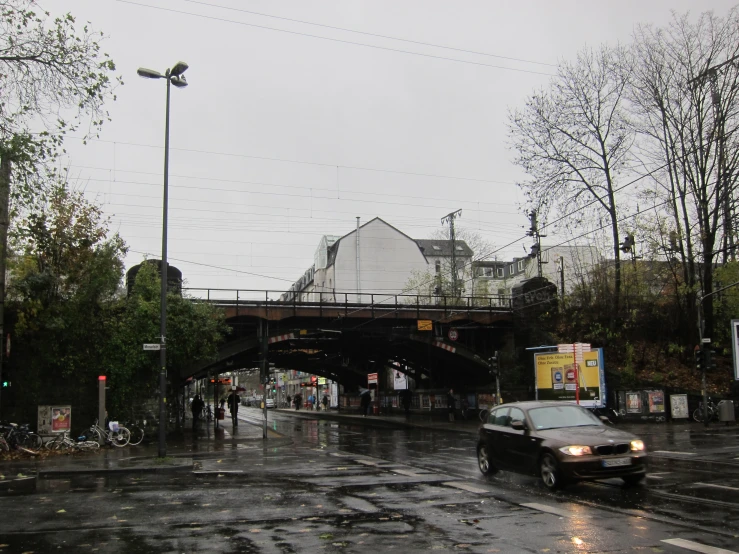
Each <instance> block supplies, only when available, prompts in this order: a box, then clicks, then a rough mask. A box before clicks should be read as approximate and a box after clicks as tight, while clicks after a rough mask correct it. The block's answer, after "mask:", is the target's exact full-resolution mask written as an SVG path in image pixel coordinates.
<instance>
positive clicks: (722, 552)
mask: <svg viewBox="0 0 739 554" xmlns="http://www.w3.org/2000/svg"><path fill="white" fill-rule="evenodd" d="M661 542H664V543H667V544H671V545H673V546H679V547H680V548H685V549H687V550H692V551H693V552H701V553H702V554H737V552H735V551H734V550H726V549H725V548H716V547H715V546H706V545H705V544H700V543H699V542H693V541H686V540H685V539H663V540H662V541H661Z"/></svg>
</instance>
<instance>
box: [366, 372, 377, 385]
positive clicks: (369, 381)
mask: <svg viewBox="0 0 739 554" xmlns="http://www.w3.org/2000/svg"><path fill="white" fill-rule="evenodd" d="M373 383H374V384H375V385H376V384H377V373H368V374H367V384H368V385H371V384H373Z"/></svg>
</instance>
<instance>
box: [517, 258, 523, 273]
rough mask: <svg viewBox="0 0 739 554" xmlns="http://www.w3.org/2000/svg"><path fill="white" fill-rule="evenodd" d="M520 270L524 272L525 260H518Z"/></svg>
mask: <svg viewBox="0 0 739 554" xmlns="http://www.w3.org/2000/svg"><path fill="white" fill-rule="evenodd" d="M518 270H519V271H523V260H518Z"/></svg>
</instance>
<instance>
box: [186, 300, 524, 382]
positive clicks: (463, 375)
mask: <svg viewBox="0 0 739 554" xmlns="http://www.w3.org/2000/svg"><path fill="white" fill-rule="evenodd" d="M193 291H195V289H190V292H191V294H192V292H193ZM198 292H199V294H198V296H199V297H200V299H201V301H206V302H210V303H213V304H214V305H217V306H219V307H221V308H222V309H223V310H225V313H226V317H227V322H228V324H229V325H230V326H231V328H232V330H233V333H232V334H231V337H230V339H229V341H228V342H226V343H225V344H224V345H222V347H221V348H220V351H219V353H218V356H217V357H216V359H214V360H212V361H211V362H208V363H200V364H194V365H192V366H190V367H187V368H182V369H181V370H180V373H179V377H180V379H181V382H182V381H184V380H186V379H188V378H203V377H206V376H217V375H219V374H221V373H225V372H230V371H234V370H241V369H249V368H258V367H259V366H260V363H261V362H262V360H263V359H264V358H265V357H266V360H267V362H268V363H269V365H270V366H274V367H275V368H279V369H283V370H291V369H292V370H298V371H302V372H306V373H309V374H313V375H317V376H322V377H326V378H328V379H331V380H333V381H336V382H338V383H340V384H343V385H344V386H348V387H356V386H358V385H364V386H366V384H367V374H368V373H372V372H376V371H378V370H381V369H382V368H384V367H392V368H393V369H395V370H398V371H401V372H403V373H406V374H407V375H408V376H409V377H412V378H413V379H415V381H416V383H417V384H419V386H426V385H428V386H449V385H455V384H465V385H476V384H485V383H489V382H490V366H489V358H490V356H492V354H493V352H494V351H496V350H503V349H505V348H507V347H510V346H511V345H512V342H513V311H512V308H511V302H510V298H498V297H496V298H494V299H493V298H476V297H464V298H451V297H424V296H417V295H402V294H399V295H387V294H384V295H383V294H370V293H367V294H362V295H357V294H355V293H347V294H344V295H343V296H342V295H341V294H336V293H333V294H332V296H331V300H330V301H324V300H322V299H321V298H318V299H317V300H313V301H308V300H301V299H299V298H297V297H296V298H293V299H292V300H289V301H286V300H280V299H279V296H278V295H279V293H275V292H271V291H218V290H214V289H209V290H199V291H198Z"/></svg>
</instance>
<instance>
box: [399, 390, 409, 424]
mask: <svg viewBox="0 0 739 554" xmlns="http://www.w3.org/2000/svg"><path fill="white" fill-rule="evenodd" d="M400 402H401V404H402V405H403V410H404V411H405V417H410V415H411V391H409V390H408V389H404V390H402V391H400Z"/></svg>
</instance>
